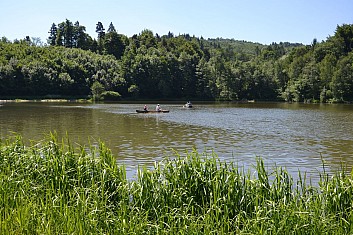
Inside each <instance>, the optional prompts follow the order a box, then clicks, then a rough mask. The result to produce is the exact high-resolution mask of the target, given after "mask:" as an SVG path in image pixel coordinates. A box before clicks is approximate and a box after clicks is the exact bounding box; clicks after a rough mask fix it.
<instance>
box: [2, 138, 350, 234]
mask: <svg viewBox="0 0 353 235" xmlns="http://www.w3.org/2000/svg"><path fill="white" fill-rule="evenodd" d="M296 178H297V179H298V180H296V181H294V180H293V177H292V176H291V175H290V174H289V173H288V172H287V171H286V170H285V169H284V168H280V167H277V168H274V169H272V170H269V169H267V168H266V167H265V165H264V162H263V161H262V159H261V158H258V159H257V164H256V166H254V168H253V169H249V170H247V171H245V170H244V169H242V168H238V167H237V166H236V165H234V164H232V163H226V162H222V161H220V159H219V158H218V157H217V156H216V155H215V154H207V153H198V152H196V151H192V152H189V153H187V154H186V156H181V155H179V154H178V153H176V156H175V157H173V158H168V159H165V160H163V161H161V162H159V163H156V164H155V167H154V168H153V169H147V168H140V169H139V170H138V172H137V176H136V180H128V179H127V178H126V170H125V167H124V166H123V165H120V164H119V162H117V161H116V159H115V158H114V156H113V155H112V154H111V152H110V150H109V149H107V148H106V146H105V145H104V144H103V143H100V144H99V146H98V147H93V146H88V147H75V148H74V147H73V146H72V145H71V143H70V141H69V140H68V138H66V139H65V140H60V141H59V140H58V139H57V137H56V135H55V134H51V135H50V136H49V137H48V138H47V139H45V140H43V141H40V142H37V143H32V144H31V145H29V146H26V145H25V144H24V141H23V140H22V138H21V137H20V136H14V137H9V138H8V139H6V140H2V141H1V143H0V233H1V234H351V233H352V232H353V227H352V223H353V214H352V213H353V212H352V211H353V210H352V209H353V208H352V207H353V204H352V203H353V188H352V186H353V180H352V175H351V174H348V173H346V171H344V170H343V169H342V171H339V172H337V173H336V174H334V175H332V176H329V175H328V174H327V173H326V172H325V171H323V173H321V175H320V181H319V183H318V184H317V185H312V184H311V183H308V180H307V178H306V176H305V174H304V175H303V174H302V173H300V172H298V177H296ZM309 182H310V181H309Z"/></svg>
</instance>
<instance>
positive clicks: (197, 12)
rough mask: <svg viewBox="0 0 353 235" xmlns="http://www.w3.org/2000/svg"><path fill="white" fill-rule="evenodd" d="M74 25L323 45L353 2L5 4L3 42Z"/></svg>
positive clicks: (1, 4) (351, 14) (1, 6)
mask: <svg viewBox="0 0 353 235" xmlns="http://www.w3.org/2000/svg"><path fill="white" fill-rule="evenodd" d="M66 19H69V20H70V21H71V22H73V23H75V22H76V21H79V23H80V25H83V26H85V27H86V33H88V34H89V35H90V36H91V37H93V38H96V37H97V34H96V32H95V28H96V24H97V22H98V21H100V22H102V23H103V26H104V27H105V29H106V30H107V29H108V26H109V24H110V22H112V23H113V25H114V26H115V29H116V30H117V31H118V33H120V34H124V35H126V36H128V37H130V36H132V35H133V34H139V33H141V31H142V30H144V29H149V30H152V31H153V33H154V34H156V33H157V34H159V35H165V34H167V33H168V32H169V31H170V32H172V33H174V35H179V34H184V33H188V34H190V35H195V36H196V37H201V36H202V37H204V38H206V39H207V38H217V37H222V38H233V39H236V40H246V41H250V42H259V43H262V44H270V43H272V42H277V43H279V42H299V43H303V44H310V43H311V42H312V41H313V39H314V38H316V39H317V40H318V41H319V42H321V41H322V40H326V39H327V37H328V36H330V35H333V34H334V33H335V30H336V27H337V25H342V24H353V0H291V1H289V0H212V1H211V0H99V1H96V0H94V1H93V0H92V1H91V0H60V1H50V0H0V37H3V36H5V37H6V38H8V39H9V40H11V41H12V40H14V39H23V38H25V37H26V36H30V37H40V38H41V40H42V42H46V40H47V38H48V36H49V34H48V31H49V29H50V27H51V25H52V23H55V24H56V25H57V24H59V23H61V22H63V21H65V20H66Z"/></svg>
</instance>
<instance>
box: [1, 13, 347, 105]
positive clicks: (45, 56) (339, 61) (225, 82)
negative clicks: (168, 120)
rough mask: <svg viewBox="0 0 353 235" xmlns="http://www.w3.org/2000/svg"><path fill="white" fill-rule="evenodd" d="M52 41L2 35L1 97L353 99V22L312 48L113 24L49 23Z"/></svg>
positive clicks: (319, 100) (343, 100)
mask: <svg viewBox="0 0 353 235" xmlns="http://www.w3.org/2000/svg"><path fill="white" fill-rule="evenodd" d="M48 29H49V32H48V38H47V42H46V43H42V42H41V39H39V38H35V37H30V36H26V37H25V38H24V39H20V40H17V39H16V40H14V41H10V40H8V39H7V38H6V37H2V38H1V40H0V98H2V99H4V98H7V99H13V98H36V97H41V98H63V97H70V98H73V97H75V98H91V97H92V98H94V99H96V100H119V99H124V100H142V99H152V100H155V99H161V100H179V99H193V100H232V101H237V100H259V101H269V100H271V101H274V100H276V101H288V102H351V101H353V52H352V47H353V25H350V24H343V25H337V28H336V31H335V32H334V34H333V36H328V37H327V39H326V40H324V41H322V42H318V41H317V40H316V39H315V38H314V39H313V41H312V43H311V45H303V44H300V43H290V42H279V43H275V42H274V43H272V44H270V45H263V44H260V43H254V42H247V41H239V40H234V39H223V38H216V39H210V38H208V39H204V38H203V37H195V36H191V35H189V34H182V35H181V34H180V35H174V34H173V33H171V32H169V33H168V34H167V35H158V34H154V33H153V32H152V31H151V30H148V29H145V30H143V31H142V32H141V33H139V34H135V35H133V36H131V37H128V36H125V35H123V34H119V33H118V31H117V30H116V29H115V27H114V25H113V24H112V23H110V25H109V26H108V29H107V30H105V28H104V26H103V24H102V23H101V22H98V23H97V25H96V32H97V35H96V36H97V38H92V37H91V36H90V35H88V34H87V33H86V27H85V26H82V25H80V24H79V22H75V23H73V22H71V21H70V20H68V19H66V20H65V21H63V22H61V23H59V24H55V23H53V24H52V25H51V26H50V25H49V26H48Z"/></svg>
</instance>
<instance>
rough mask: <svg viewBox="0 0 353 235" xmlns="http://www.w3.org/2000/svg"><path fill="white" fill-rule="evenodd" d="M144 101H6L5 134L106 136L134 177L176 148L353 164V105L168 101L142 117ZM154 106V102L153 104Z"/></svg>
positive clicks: (295, 165) (298, 165)
mask: <svg viewBox="0 0 353 235" xmlns="http://www.w3.org/2000/svg"><path fill="white" fill-rule="evenodd" d="M141 107H143V105H142V104H79V103H60V104H53V103H5V104H3V105H2V106H1V107H0V137H1V138H5V137H6V136H8V135H9V134H10V133H11V132H16V133H20V134H21V135H22V136H23V137H24V138H25V139H31V140H40V139H43V137H44V136H45V135H47V134H48V133H49V132H50V131H56V132H57V133H58V134H59V136H65V135H66V133H67V134H68V136H69V137H70V139H71V141H72V142H74V143H77V144H87V143H88V142H90V143H91V144H97V143H98V141H100V140H101V141H103V142H105V143H106V145H107V146H108V147H109V148H110V149H112V151H113V153H114V155H116V156H117V159H118V162H120V163H124V164H126V166H127V169H128V170H129V172H130V173H129V174H134V171H135V170H136V168H137V166H138V165H152V164H153V162H154V161H159V160H161V159H162V158H163V157H164V156H168V155H173V153H174V152H173V151H174V150H176V151H178V152H179V153H181V154H184V153H185V151H190V150H192V149H197V150H198V151H200V152H201V151H204V150H205V151H212V150H214V151H215V152H216V153H217V154H218V155H219V156H220V157H221V158H222V159H224V160H226V161H235V162H237V163H239V165H241V166H250V165H252V164H254V163H255V157H256V156H261V157H263V158H264V159H265V162H266V163H267V164H268V165H269V166H273V165H275V164H276V165H277V166H284V167H287V169H288V170H289V171H290V172H297V170H298V169H300V170H301V171H306V172H311V173H316V172H317V171H319V170H321V166H322V161H321V157H322V158H323V159H325V161H326V162H327V164H328V166H329V167H331V168H332V169H336V168H338V167H339V166H340V163H341V162H342V161H344V162H346V163H347V164H348V165H349V166H351V165H352V162H353V159H352V153H353V140H352V133H353V106H350V105H308V104H286V103H259V104H257V103H253V104H234V103H226V104H195V106H194V107H195V108H193V109H185V108H183V107H182V105H175V104H163V105H162V107H163V108H165V109H169V110H170V111H171V112H170V113H163V114H137V113H135V110H136V109H139V108H141ZM151 107H152V106H151Z"/></svg>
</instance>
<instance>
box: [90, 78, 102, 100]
mask: <svg viewBox="0 0 353 235" xmlns="http://www.w3.org/2000/svg"><path fill="white" fill-rule="evenodd" d="M91 91H92V97H93V100H100V99H101V96H102V94H103V92H104V91H105V89H104V86H103V85H102V84H100V82H98V81H96V82H94V83H93V84H92V86H91Z"/></svg>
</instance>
